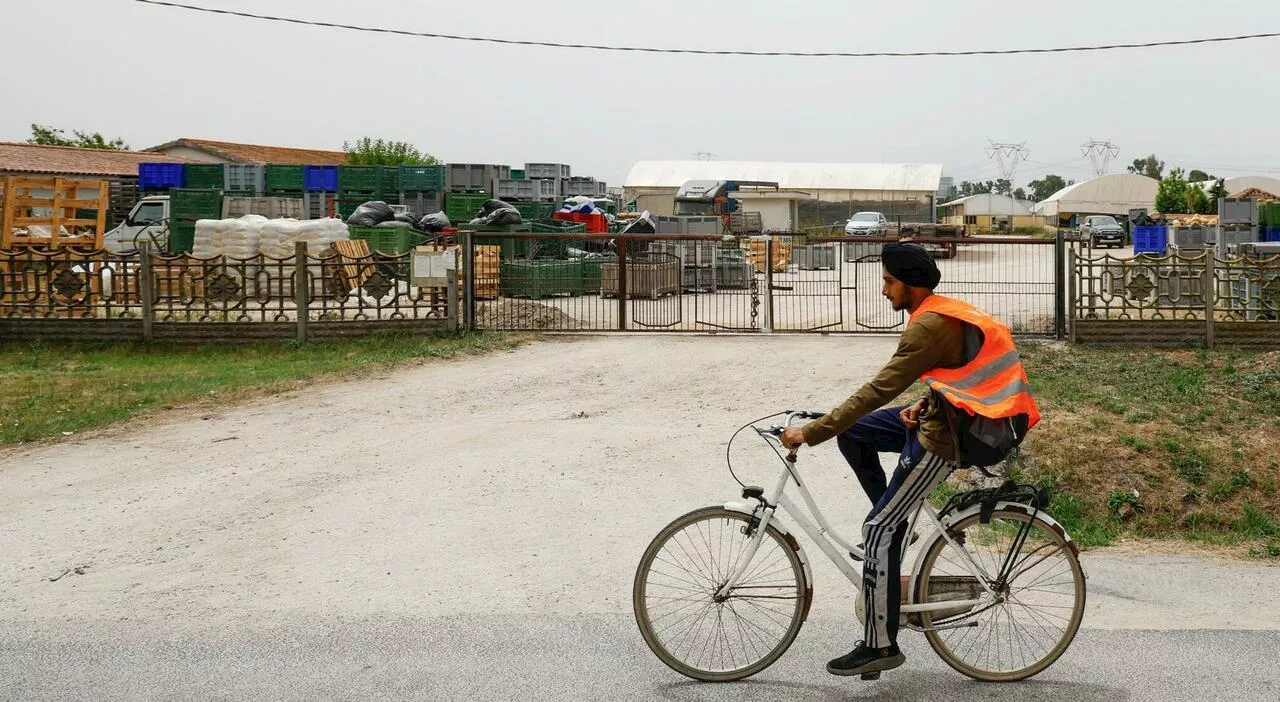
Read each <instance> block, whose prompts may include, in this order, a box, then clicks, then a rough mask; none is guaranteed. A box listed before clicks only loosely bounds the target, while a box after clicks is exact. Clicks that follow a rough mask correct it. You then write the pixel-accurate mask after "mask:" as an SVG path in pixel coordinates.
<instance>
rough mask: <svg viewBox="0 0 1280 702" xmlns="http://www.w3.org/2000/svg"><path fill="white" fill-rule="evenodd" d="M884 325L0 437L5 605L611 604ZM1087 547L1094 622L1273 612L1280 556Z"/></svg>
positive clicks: (395, 381) (827, 454)
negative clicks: (35, 443)
mask: <svg viewBox="0 0 1280 702" xmlns="http://www.w3.org/2000/svg"><path fill="white" fill-rule="evenodd" d="M894 343H895V340H894V339H892V338H871V337H862V338H850V337H826V338H824V337H816V336H805V337H785V336H774V337H715V338H708V337H697V338H694V337H680V338H673V337H653V336H612V337H607V338H605V337H601V338H589V339H583V338H577V339H560V340H555V339H553V340H547V341H539V342H537V343H534V344H532V345H530V346H527V347H524V348H521V349H518V350H515V351H510V352H504V353H499V354H495V355H492V356H487V357H482V358H475V359H466V360H459V361H449V362H441V363H434V364H429V365H425V366H422V367H417V368H410V369H406V370H402V371H397V372H392V373H388V374H386V375H385V377H381V378H376V379H370V380H364V381H353V382H344V383H339V384H333V385H326V386H323V387H319V388H316V389H313V390H309V391H305V392H298V393H291V394H289V395H286V396H282V397H279V398H275V399H271V400H266V401H260V402H256V403H253V404H250V405H247V406H244V407H241V408H237V409H230V410H223V411H221V412H220V413H219V414H218V415H216V416H214V417H213V418H210V419H208V420H202V419H200V418H199V417H189V418H185V419H182V420H180V421H178V422H176V423H172V424H158V425H146V426H145V429H143V430H142V431H140V432H134V431H131V430H130V429H129V428H128V427H121V428H117V429H114V430H112V431H109V432H106V433H105V434H104V435H101V436H96V437H91V438H86V439H84V440H80V441H75V442H68V443H61V444H57V445H50V446H43V447H37V448H35V449H25V450H20V451H8V452H5V453H2V454H0V481H2V482H3V485H4V490H3V491H2V492H0V553H2V554H4V558H3V559H0V622H2V621H5V620H13V621H15V622H17V621H27V622H33V621H42V620H43V621H51V622H53V621H64V622H79V621H88V620H105V621H116V620H123V619H128V620H132V621H137V620H143V621H147V620H165V621H168V622H170V623H171V624H175V623H177V624H179V625H180V623H181V622H182V621H184V620H185V621H188V622H191V626H197V625H212V626H216V625H219V624H224V623H233V622H236V621H247V620H254V621H256V622H259V623H268V624H269V623H270V622H275V621H281V622H283V621H285V620H287V618H288V617H290V616H292V615H295V614H298V615H313V616H321V617H323V616H335V615H341V616H369V615H378V614H406V615H416V616H426V617H432V616H440V615H449V614H461V613H492V614H517V613H524V612H540V613H550V614H572V613H611V614H616V613H619V612H626V611H629V607H630V601H629V595H630V581H631V577H632V574H633V569H634V567H635V563H636V561H637V560H638V558H639V555H640V553H641V552H642V551H643V549H644V547H645V545H646V544H647V543H648V541H649V539H650V538H652V536H653V535H654V534H655V533H656V532H657V530H658V529H659V528H660V526H661V525H663V524H665V523H666V522H668V521H669V520H670V519H672V518H673V517H675V516H677V515H679V514H681V513H683V512H685V511H687V510H689V509H692V508H695V507H699V506H703V505H706V504H710V503H713V502H715V501H717V500H720V501H723V500H724V499H728V498H732V497H734V495H735V490H736V484H735V483H734V482H733V481H732V479H731V478H730V477H729V475H728V473H727V471H726V469H725V464H724V446H725V441H726V439H727V438H728V436H729V434H730V433H732V431H733V430H734V429H736V428H737V427H738V426H740V425H741V424H743V423H744V422H746V421H747V420H750V419H752V418H754V417H758V416H760V415H765V414H768V413H770V412H772V411H775V410H777V409H785V408H787V407H803V408H811V409H819V410H825V409H829V408H830V407H831V406H833V405H834V404H835V403H837V402H838V401H840V400H842V399H843V398H844V397H845V396H847V395H848V394H849V393H850V392H852V391H853V390H854V389H856V387H857V385H858V384H859V383H860V382H861V381H863V380H865V379H866V378H869V377H870V376H871V374H872V373H873V372H874V371H875V369H876V368H878V367H879V365H880V364H881V363H882V362H883V361H884V360H885V359H886V358H887V357H888V355H889V354H890V353H891V352H892V349H893V346H894ZM753 442H758V439H755V438H754V437H746V436H744V437H742V438H741V439H740V441H739V442H738V443H735V448H734V456H735V465H739V466H740V467H739V475H740V476H741V477H742V478H743V479H744V481H746V482H748V483H756V484H764V482H765V481H767V480H770V479H771V478H772V476H773V475H774V474H775V472H776V468H775V465H776V459H773V458H772V456H771V454H769V453H768V452H767V450H764V449H763V447H762V446H760V445H758V444H756V443H753ZM886 458H887V457H886ZM770 461H773V462H772V463H771V462H770ZM802 468H803V469H804V470H805V471H806V474H807V475H808V477H809V482H810V484H811V486H812V489H813V490H814V492H815V494H817V495H818V496H819V499H820V501H824V504H829V505H830V507H829V508H828V516H829V517H830V518H831V519H832V521H833V522H834V524H835V526H836V527H837V529H839V530H840V531H841V532H843V533H846V534H849V535H853V534H854V533H856V529H857V524H858V523H859V517H860V516H861V515H862V514H864V513H865V511H866V509H867V504H866V502H865V499H864V498H863V497H862V495H861V491H860V489H859V488H858V486H857V481H856V480H855V479H854V478H853V476H852V474H851V473H850V471H849V470H848V467H847V466H845V465H844V464H843V461H842V459H841V458H840V457H839V455H838V453H837V451H836V450H835V447H834V444H831V445H824V446H821V447H818V448H816V449H814V450H813V451H810V452H807V453H806V454H805V457H804V461H803V462H802ZM809 552H810V556H811V559H814V558H821V555H820V553H819V552H818V551H817V549H816V548H813V547H810V549H809ZM1144 559H1145V560H1144ZM1087 566H1088V567H1089V568H1090V573H1091V575H1093V576H1094V579H1093V580H1091V583H1090V585H1091V594H1090V609H1091V614H1090V616H1089V618H1088V619H1087V620H1086V625H1089V626H1111V627H1138V628H1143V627H1152V626H1157V625H1158V626H1160V627H1162V628H1163V627H1166V626H1168V627H1176V626H1188V627H1190V626H1214V627H1218V628H1221V627H1226V628H1232V627H1239V628H1268V627H1280V600H1277V598H1278V597H1280V595H1277V594H1276V589H1275V588H1274V587H1267V586H1266V583H1268V582H1270V583H1274V582H1275V581H1276V579H1277V578H1278V577H1280V569H1277V568H1274V567H1268V566H1265V565H1255V564H1247V563H1245V564H1219V563H1216V562H1215V563H1213V567H1214V568H1215V571H1214V572H1215V577H1214V578H1213V579H1212V582H1209V581H1206V582H1204V583H1203V584H1201V583H1198V582H1195V581H1192V580H1191V579H1190V578H1189V577H1187V575H1186V574H1187V573H1189V572H1192V571H1193V569H1192V568H1190V567H1189V566H1188V563H1187V562H1186V561H1185V559H1181V558H1177V557H1171V556H1150V557H1146V556H1133V555H1099V556H1097V557H1092V558H1090V559H1089V560H1088V562H1087ZM76 567H81V570H82V574H79V573H77V572H76V570H75V568H76ZM69 569H70V570H69ZM66 571H69V572H66ZM64 572H66V574H65V575H62V576H61V577H60V578H57V579H56V581H52V580H51V579H52V578H55V577H56V576H59V575H60V574H62V573H64ZM815 574H816V578H817V587H818V590H817V592H818V597H817V600H816V603H815V606H814V609H815V611H817V612H825V613H827V614H837V615H843V614H846V613H849V612H851V611H852V597H851V594H852V590H851V588H850V587H849V586H848V584H847V582H845V581H843V580H842V578H841V577H840V576H839V575H838V573H837V572H836V571H835V569H834V568H833V567H832V566H830V564H828V563H826V562H825V561H822V562H817V563H815ZM1135 579H1136V580H1135ZM1130 582H1137V585H1136V586H1135V587H1137V588H1138V589H1137V590H1133V589H1128V587H1129V586H1128V583H1130ZM1095 586H1097V590H1096V593H1097V596H1096V597H1095V596H1094V593H1095V590H1094V587H1095ZM1221 612H1228V613H1236V614H1232V615H1231V616H1226V617H1224V616H1222V615H1221V614H1217V613H1221ZM1237 614H1238V615H1239V616H1237Z"/></svg>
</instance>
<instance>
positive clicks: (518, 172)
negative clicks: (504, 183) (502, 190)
mask: <svg viewBox="0 0 1280 702" xmlns="http://www.w3.org/2000/svg"><path fill="white" fill-rule="evenodd" d="M511 180H524V169H523V168H512V169H511Z"/></svg>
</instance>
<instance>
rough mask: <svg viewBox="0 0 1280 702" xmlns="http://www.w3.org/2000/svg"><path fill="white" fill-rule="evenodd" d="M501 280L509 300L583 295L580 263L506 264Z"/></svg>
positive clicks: (501, 273) (538, 262)
mask: <svg viewBox="0 0 1280 702" xmlns="http://www.w3.org/2000/svg"><path fill="white" fill-rule="evenodd" d="M499 281H500V285H501V288H502V294H503V295H504V296H506V297H524V298H529V299H533V300H541V299H542V298H544V297H551V296H552V295H570V296H575V297H576V296H578V295H581V294H582V263H581V262H580V261H576V260H573V261H518V260H517V261H503V262H502V267H501V272H500V275H499Z"/></svg>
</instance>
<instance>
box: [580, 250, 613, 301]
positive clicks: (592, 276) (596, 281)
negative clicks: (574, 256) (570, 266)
mask: <svg viewBox="0 0 1280 702" xmlns="http://www.w3.org/2000/svg"><path fill="white" fill-rule="evenodd" d="M578 260H579V261H581V262H582V292H584V293H586V294H588V295H599V294H600V290H601V285H600V264H602V263H617V262H618V257H617V256H599V257H596V258H581V259H578Z"/></svg>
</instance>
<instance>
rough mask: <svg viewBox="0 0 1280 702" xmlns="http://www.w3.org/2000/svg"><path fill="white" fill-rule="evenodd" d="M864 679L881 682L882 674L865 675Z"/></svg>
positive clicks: (863, 675)
mask: <svg viewBox="0 0 1280 702" xmlns="http://www.w3.org/2000/svg"><path fill="white" fill-rule="evenodd" d="M862 679H863V680H879V679H880V673H863V674H862Z"/></svg>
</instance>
